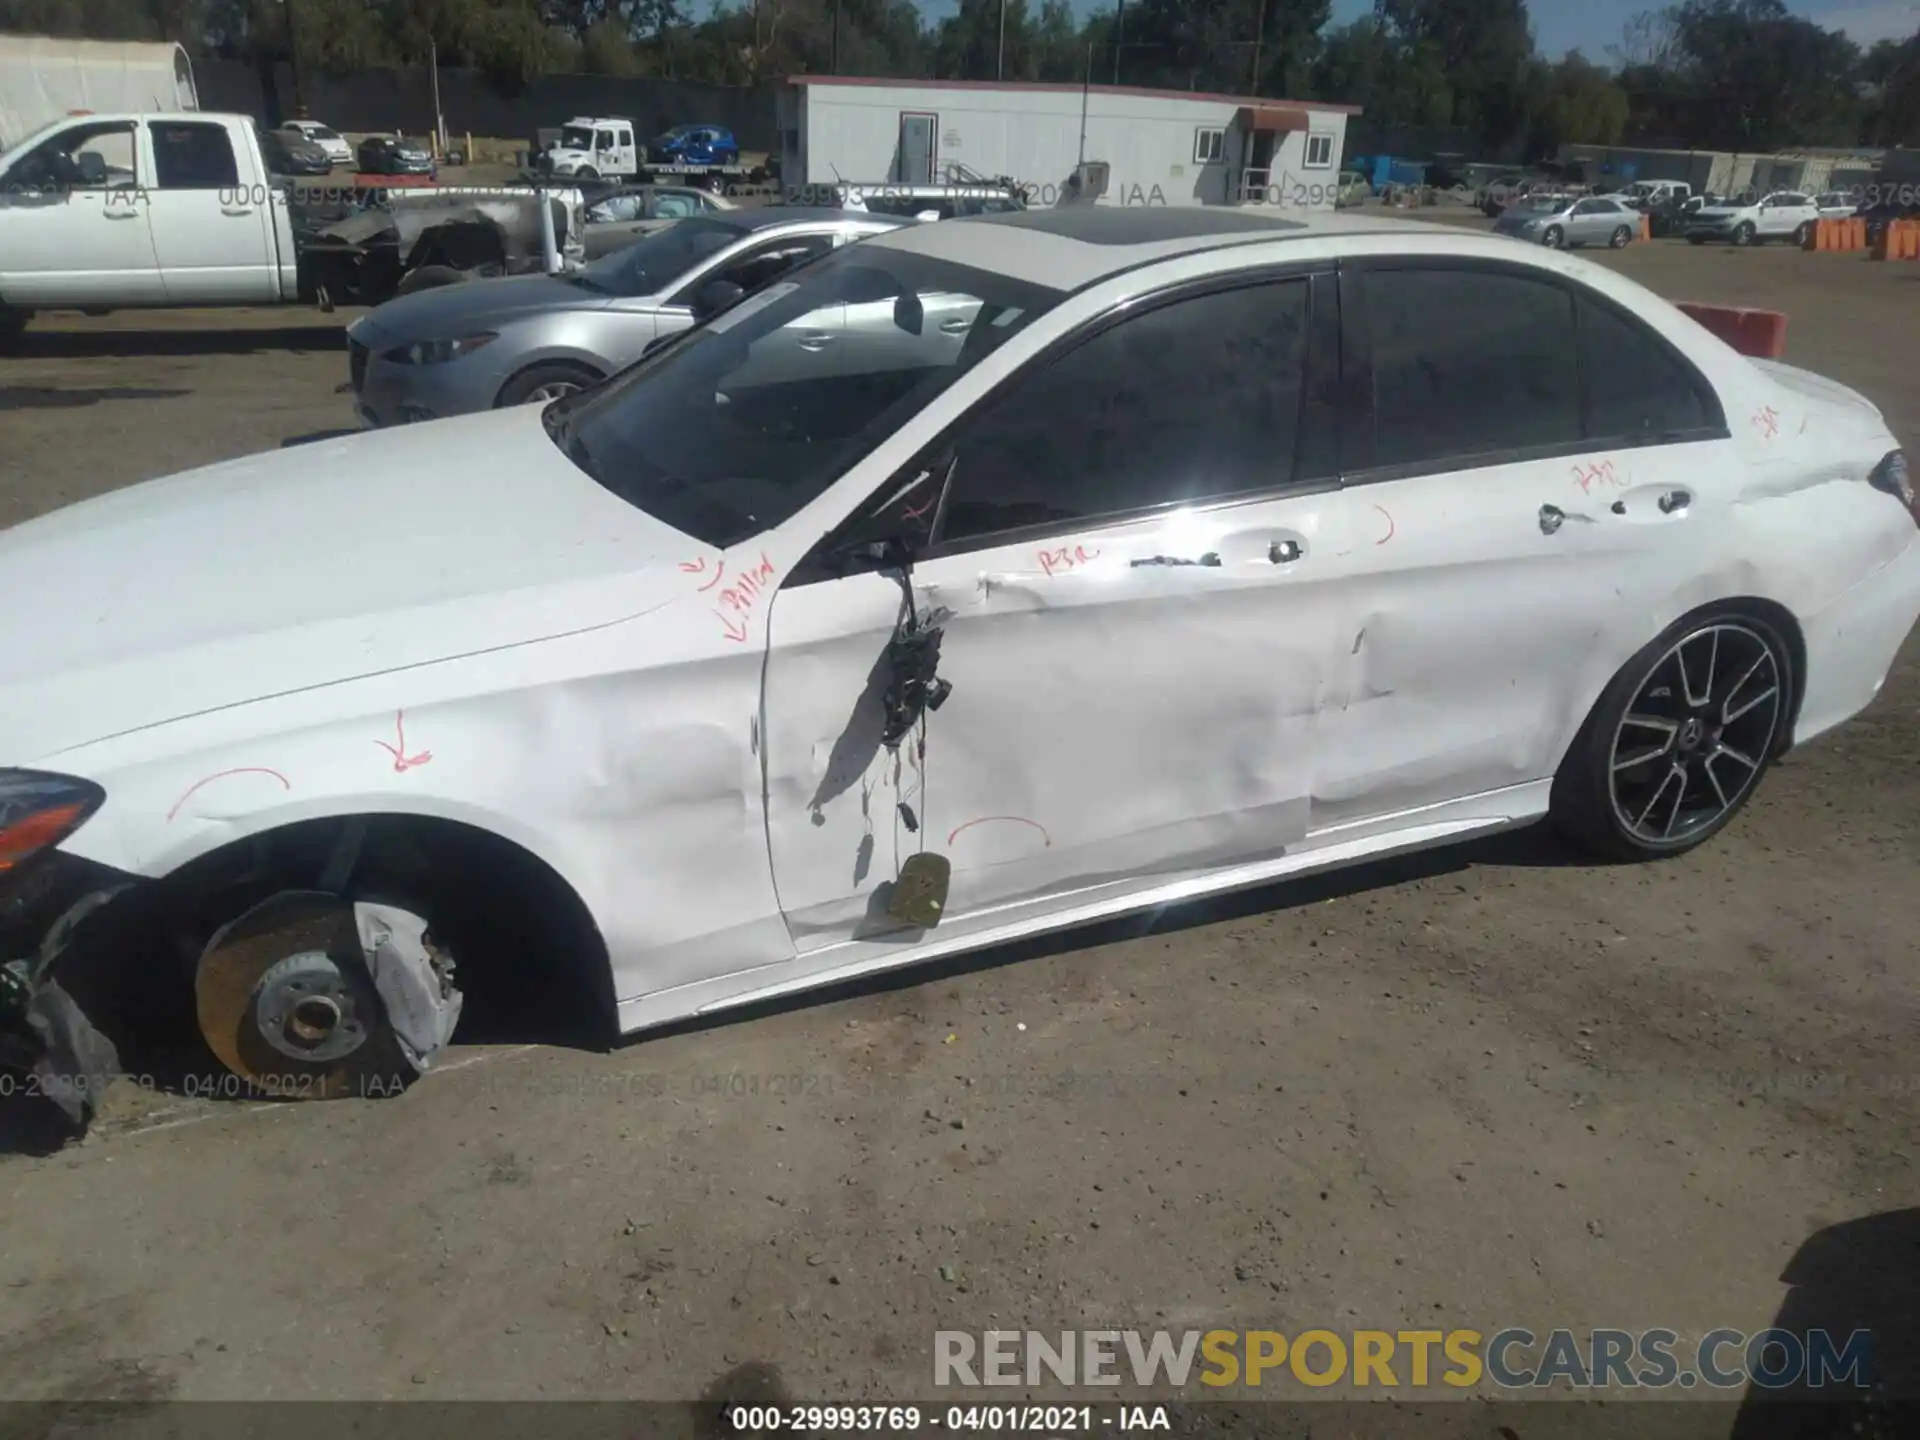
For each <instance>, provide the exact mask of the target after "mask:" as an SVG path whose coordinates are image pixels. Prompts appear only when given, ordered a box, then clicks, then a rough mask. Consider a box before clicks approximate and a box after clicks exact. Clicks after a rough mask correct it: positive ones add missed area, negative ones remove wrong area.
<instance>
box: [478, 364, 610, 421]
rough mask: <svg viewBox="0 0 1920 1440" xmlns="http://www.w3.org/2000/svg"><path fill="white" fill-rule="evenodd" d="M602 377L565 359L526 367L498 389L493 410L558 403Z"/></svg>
mask: <svg viewBox="0 0 1920 1440" xmlns="http://www.w3.org/2000/svg"><path fill="white" fill-rule="evenodd" d="M602 378H603V377H602V376H600V375H599V374H598V373H596V372H595V371H592V370H589V369H588V368H587V367H586V366H585V365H575V364H572V363H571V362H569V361H566V360H549V361H547V362H545V363H544V364H540V365H529V366H528V367H527V368H526V369H525V370H522V371H521V372H520V373H519V374H518V375H516V376H514V377H513V378H512V379H511V380H509V381H507V383H506V384H505V385H503V386H501V387H500V398H499V399H497V400H495V401H494V402H493V404H494V408H495V409H496V410H504V409H506V408H507V407H508V406H510V405H529V404H533V403H535V402H545V401H549V400H558V399H559V398H560V397H561V396H563V395H571V394H573V393H574V392H575V391H578V390H584V389H586V388H587V387H588V386H589V385H598V384H599V383H600V381H601V379H602Z"/></svg>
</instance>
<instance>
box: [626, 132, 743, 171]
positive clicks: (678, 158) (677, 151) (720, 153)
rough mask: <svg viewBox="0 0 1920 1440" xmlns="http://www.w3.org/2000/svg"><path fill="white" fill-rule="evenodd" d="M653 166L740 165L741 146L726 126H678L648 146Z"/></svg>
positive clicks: (655, 137)
mask: <svg viewBox="0 0 1920 1440" xmlns="http://www.w3.org/2000/svg"><path fill="white" fill-rule="evenodd" d="M647 161H648V163H649V164H653V165H738V164H739V163H740V145H739V142H738V141H736V140H735V139H734V138H733V132H732V131H731V130H729V129H727V127H726V126H724V125H676V126H674V127H673V129H671V130H669V131H667V132H666V133H665V134H663V135H656V136H654V137H653V139H651V140H649V141H648V142H647Z"/></svg>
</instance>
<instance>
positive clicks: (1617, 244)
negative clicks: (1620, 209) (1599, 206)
mask: <svg viewBox="0 0 1920 1440" xmlns="http://www.w3.org/2000/svg"><path fill="white" fill-rule="evenodd" d="M1631 239H1633V231H1632V230H1631V229H1629V228H1628V227H1627V226H1625V225H1619V226H1616V227H1615V228H1614V232H1613V234H1612V235H1610V236H1608V237H1607V245H1608V247H1609V248H1610V249H1614V250H1624V249H1626V248H1627V242H1628V241H1629V240H1631Z"/></svg>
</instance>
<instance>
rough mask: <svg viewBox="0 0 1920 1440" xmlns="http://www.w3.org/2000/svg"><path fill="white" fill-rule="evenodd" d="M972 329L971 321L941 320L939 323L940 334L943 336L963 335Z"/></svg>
mask: <svg viewBox="0 0 1920 1440" xmlns="http://www.w3.org/2000/svg"><path fill="white" fill-rule="evenodd" d="M972 328H973V321H971V320H964V319H956V320H942V321H941V322H940V332H941V333H942V334H943V335H964V334H966V333H967V331H969V330H971V329H972Z"/></svg>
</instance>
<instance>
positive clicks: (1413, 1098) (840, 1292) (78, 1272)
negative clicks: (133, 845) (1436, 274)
mask: <svg viewBox="0 0 1920 1440" xmlns="http://www.w3.org/2000/svg"><path fill="white" fill-rule="evenodd" d="M1595 253H1596V258H1598V259H1599V260H1600V262H1601V263H1603V264H1607V265H1611V266H1617V267H1618V268H1620V269H1621V270H1623V271H1625V272H1626V273H1628V274H1631V275H1634V276H1636V277H1637V278H1640V279H1642V280H1644V281H1646V282H1648V283H1649V284H1651V285H1653V286H1654V287H1655V288H1656V289H1658V290H1660V291H1661V292H1663V293H1665V294H1668V295H1670V296H1673V297H1675V298H1690V299H1701V300H1710V301H1721V302H1730V303H1741V304H1759V305H1767V306H1770V307H1773V308H1778V309H1782V310H1785V311H1787V312H1788V313H1789V315H1790V317H1791V323H1790V327H1789V332H1788V336H1789V358H1790V359H1791V360H1793V361H1795V362H1796V363H1799V364H1802V365H1806V366H1808V367H1810V368H1813V369H1816V370H1819V371H1822V372H1825V373H1827V374H1830V375H1832V376H1834V377H1836V378H1838V379H1840V380H1843V381H1845V382H1847V383H1849V384H1852V385H1854V386H1857V387H1858V388H1860V389H1861V390H1863V391H1864V392H1865V393H1866V394H1868V395H1869V396H1871V397H1872V398H1874V399H1875V400H1876V401H1877V402H1879V403H1880V404H1881V405H1882V406H1883V407H1884V408H1885V409H1886V410H1887V412H1888V414H1889V415H1890V416H1891V417H1892V419H1893V422H1894V426H1895V428H1896V430H1898V431H1899V432H1900V433H1901V435H1902V438H1903V441H1904V442H1905V443H1906V444H1907V445H1908V446H1909V448H1910V449H1911V448H1914V447H1916V446H1917V445H1920V266H1914V265H1906V266H1901V265H1897V264H1896V265H1886V264H1882V265H1875V264H1872V263H1870V262H1867V261H1865V260H1863V259H1860V258H1857V257H1850V256H1833V255H1805V254H1800V253H1797V252H1793V251H1790V250H1786V249H1776V248H1767V249H1762V250H1757V251H1739V252H1736V251H1732V250H1728V249H1720V248H1709V249H1700V250H1695V249H1689V248H1688V247H1686V246H1685V245H1682V244H1678V243H1675V242H1665V241H1663V242H1656V243H1653V244H1648V245H1640V246H1635V247H1633V248H1631V249H1629V250H1627V251H1625V252H1622V253H1619V254H1609V253H1605V252H1595ZM348 318H351V317H350V316H348V315H345V314H342V315H334V316H324V315H319V314H315V313H311V312H306V311H301V310H293V309H290V310H285V311H257V312H237V313H234V312H228V313H188V312H180V313H168V314H158V315H133V314H129V315H121V316H109V317H102V318H91V319H89V318H81V317H55V318H53V319H44V318H43V319H42V320H41V321H40V322H39V323H38V324H37V325H36V326H35V327H34V329H33V330H32V331H31V332H30V334H29V336H28V337H27V339H26V341H25V342H24V345H23V349H22V351H21V353H19V354H18V355H16V356H14V357H12V358H8V359H5V360H0V411H4V412H5V415H4V420H0V425H4V434H5V444H4V447H3V448H0V525H7V524H12V523H15V522H18V521H20V520H24V519H26V518H28V517H29V516H32V515H34V514H37V513H40V512H42V511H45V510H48V509H50V508H53V507H55V506H58V505H61V504H65V503H68V502H71V501H74V500H78V499H81V498H83V497H85V496H88V495H92V494H96V493H99V492H101V491H104V490H108V489H111V488H113V487H115V486H120V485H125V484H129V483H132V482H135V481H138V480H142V479H145V478H148V477H151V476H156V475H161V474H165V473H168V472H171V471H176V470H181V469H185V468H188V467H190V466H194V465H199V464H203V463H207V462H211V461H215V460H220V459H224V458H227V457H230V456H235V455H240V454H243V453H246V452H249V451H255V450H261V449H266V448H270V447H274V446H278V445H283V444H291V443H294V442H296V441H297V440H299V439H300V438H302V437H311V436H314V435H316V434H321V433H326V432H330V431H335V430H339V429H343V428H346V427H349V426H350V425H351V424H352V416H351V412H350V407H349V403H348V400H347V397H346V396H344V395H341V394H337V393H335V387H336V386H337V385H338V384H340V382H341V381H343V380H344V379H345V374H346V360H345V355H344V341H343V340H342V339H341V337H340V334H339V331H340V327H341V325H342V323H343V322H344V321H345V320H346V319H348ZM49 598H51V597H49ZM8 623H12V624H30V623H32V622H31V618H30V617H19V616H15V617H10V618H9V621H8ZM1917 712H1920V645H1915V644H1909V646H1908V648H1907V650H1906V652H1905V655H1904V656H1903V659H1902V663H1901V664H1900V666H1899V667H1898V669H1897V670H1896V673H1895V675H1894V677H1893V679H1892V680H1891V681H1890V683H1889V685H1888V687H1887V690H1886V692H1885V694H1884V695H1883V696H1882V698H1881V699H1880V701H1879V702H1878V703H1877V704H1876V705H1875V706H1874V707H1873V709H1872V710H1871V711H1870V712H1869V713H1868V714H1867V715H1866V716H1864V717H1863V718H1862V719H1860V720H1858V721H1857V722H1855V723H1854V724H1853V725H1851V726H1850V727H1848V728H1846V729H1845V730H1844V731H1843V732H1841V733H1839V734H1837V735H1836V736H1833V737H1831V738H1829V739H1827V740H1826V741H1823V742H1820V743H1818V744H1817V745H1815V746H1814V747H1812V748H1810V749H1808V750H1807V751H1805V752H1803V753H1801V754H1799V755H1797V756H1795V757H1793V758H1792V759H1791V760H1790V761H1789V762H1788V763H1786V764H1785V765H1783V766H1782V767H1781V768H1780V769H1778V770H1777V771H1776V772H1775V773H1774V775H1773V777H1772V778H1771V780H1770V782H1769V783H1768V785H1767V786H1766V787H1765V788H1764V790H1763V791H1762V793H1761V795H1760V797H1759V798H1758V799H1757V801H1756V802H1755V803H1754V804H1753V805H1752V806H1751V807H1750V808H1749V809H1748V810H1747V812H1746V813H1745V814H1744V815H1743V816H1742V817H1741V818H1740V820H1739V821H1738V822H1737V823H1736V824H1735V825H1734V826H1733V827H1732V828H1731V829H1730V830H1729V831H1728V832H1727V833H1726V834H1725V835H1723V836H1722V837H1721V838H1720V839H1718V840H1717V841H1715V842H1714V843H1712V844H1711V845H1709V846H1708V847H1707V848H1706V849H1705V850H1704V851H1703V852H1699V853H1696V854H1693V855H1690V856H1687V857H1685V858H1683V859H1680V860H1678V861H1674V862H1671V863H1668V864H1664V865H1660V866H1656V867H1643V868H1607V867H1594V866H1589V865H1586V864H1583V863H1579V862H1577V861H1575V860H1573V859H1571V858H1569V857H1568V856H1566V855H1565V854H1564V853H1563V852H1562V851H1560V850H1559V849H1558V848H1557V847H1556V846H1555V845H1554V844H1553V843H1552V841H1551V840H1550V838H1549V837H1547V836H1545V835H1544V834H1538V833H1524V834H1520V835H1516V836H1511V837H1506V838H1504V839H1502V840H1501V841H1500V842H1498V843H1493V844H1484V845H1480V846H1477V847H1473V848H1469V849H1463V850H1457V851H1450V852H1444V853H1441V854H1437V855H1430V856H1426V857H1421V858H1419V859H1417V860H1415V861H1411V862H1406V863H1399V864H1395V865H1391V866H1385V867H1374V868H1370V869H1368V870H1365V871H1357V872H1350V873H1348V874H1346V875H1343V876H1338V877H1334V878H1333V879H1331V880H1327V881H1321V882H1315V883H1312V884H1308V885H1293V886H1288V887H1283V888H1277V889H1274V890H1271V891H1266V892H1262V893H1259V894H1257V895H1254V896H1250V897H1241V898H1239V899H1237V900H1235V901H1233V902H1232V903H1230V904H1229V905H1226V906H1212V907H1206V908H1198V907H1195V908H1188V909H1183V910H1179V911H1176V912H1171V913H1168V914H1166V915H1163V916H1161V917H1160V918H1159V919H1158V920H1157V921H1156V922H1153V923H1148V922H1144V921H1141V922H1130V923H1125V924H1115V925H1110V926H1107V927H1103V928H1101V929H1099V930H1096V931H1089V932H1083V933H1081V934H1078V935H1075V936H1073V937H1070V938H1068V939H1065V940H1058V941H1055V942H1052V943H1048V944H1045V945H1041V946H1030V947H1026V948H1023V949H1022V950H1020V951H1019V952H1017V953H1004V954H997V955H995V956H993V957H991V958H990V959H989V960H988V961H985V962H982V963H979V964H976V965H971V966H966V967H959V968H947V969H944V970H940V971H935V972H932V973H927V972H919V973H915V974H913V975H910V976H908V977H906V979H904V980H903V981H901V982H900V983H898V984H897V985H895V986H891V987H879V988H867V989H864V990H859V991H855V992H852V993H840V994H837V995H832V996H829V997H828V998H826V999H824V1000H821V1001H817V1002H814V1003H806V1004H802V1005H796V1006H791V1007H786V1008H782V1009H778V1010H775V1011H772V1012H768V1013H764V1014H761V1015H759V1016H756V1017H753V1018H749V1019H746V1020H739V1021H733V1022H731V1023H727V1024H722V1025H717V1026H710V1027H704V1028H693V1029H687V1030H683V1031H680V1032H677V1033H673V1034H670V1035H668V1036H666V1037H664V1038H651V1039H646V1040H643V1041H641V1042H638V1043H634V1044H631V1045H628V1046H625V1047H623V1048H621V1049H619V1050H617V1051H615V1052H613V1053H610V1054H605V1053H593V1052H590V1051H586V1050H579V1049H570V1048H562V1047H551V1046H544V1045H530V1044H521V1043H514V1042H515V1041H516V1039H518V1038H520V1037H515V1036H513V1035H505V1036H502V1037H499V1038H500V1039H501V1041H502V1043H499V1044H488V1045H481V1044H466V1045H462V1046H457V1047H456V1050H455V1053H454V1054H453V1056H452V1058H451V1063H450V1064H449V1065H448V1067H447V1069H448V1073H445V1074H442V1075H438V1076H436V1077H434V1078H433V1079H432V1080H431V1081H430V1083H425V1084H422V1085H421V1086H419V1087H418V1088H417V1089H415V1090H414V1091H413V1092H411V1093H410V1094H409V1095H408V1096H406V1097H405V1098H404V1099H402V1100H399V1101H396V1102H392V1103H381V1102H378V1101H374V1102H340V1103H334V1104H328V1105H312V1106H271V1105H256V1106H239V1105H230V1104H218V1103H211V1102H206V1101H202V1100H197V1099H193V1098H188V1097H183V1096H177V1095H169V1094H153V1093H144V1092H141V1091H139V1090H138V1089H136V1088H134V1087H131V1086H122V1087H121V1088H120V1089H119V1090H117V1091H116V1092H115V1094H114V1095H113V1097H112V1099H111V1103H110V1105H109V1113H108V1115H107V1117H106V1119H105V1121H104V1123H103V1124H102V1125H101V1126H99V1127H98V1129H97V1130H96V1131H95V1133H94V1134H93V1135H91V1136H90V1137H89V1138H88V1139H87V1140H86V1141H85V1142H83V1143H82V1144H80V1145H78V1146H75V1147H73V1148H71V1149H69V1150H67V1151H64V1152H61V1153H58V1154H54V1155H40V1154H34V1153H32V1151H31V1147H30V1146H29V1145H28V1144H27V1143H26V1139H25V1137H24V1136H23V1135H21V1134H19V1133H17V1132H19V1131H20V1130H21V1128H22V1126H23V1125H24V1122H23V1121H20V1120H19V1118H18V1114H17V1111H15V1110H11V1109H7V1108H6V1107H0V1126H4V1125H6V1124H13V1126H14V1130H15V1132H16V1133H15V1135H14V1139H13V1143H11V1144H10V1145H9V1146H8V1147H7V1148H9V1149H11V1150H12V1151H14V1152H15V1153H13V1154H11V1155H8V1156H6V1157H4V1158H0V1197H3V1198H0V1207H3V1209H0V1213H3V1214H4V1216H5V1222H4V1223H5V1232H4V1234H5V1242H4V1246H3V1247H0V1395H6V1396H11V1397H15V1398H43V1399H52V1398H65V1399H82V1398H84V1399H104V1398H110V1397H111V1398H134V1399H163V1398H170V1397H171V1398H194V1399H200V1398H209V1399H215V1398H242V1397H246V1398H324V1397H367V1398H376V1397H384V1398H422V1397H449V1398H451V1397H465V1398H509V1397H512V1398H536V1397H542V1396H545V1397H560V1396H577V1395H590V1396H605V1397H648V1398H660V1399H683V1400H684V1399H688V1398H690V1397H693V1396H695V1395H698V1394H701V1393H709V1394H713V1393H719V1390H718V1389H716V1387H720V1388H724V1387H725V1386H727V1385H729V1384H735V1383H740V1382H743V1381H745V1380H747V1379H753V1378H757V1379H758V1380H759V1381H760V1382H762V1383H764V1384H765V1385H768V1386H775V1387H778V1386H784V1388H785V1391H786V1392H787V1393H789V1394H792V1395H795V1396H799V1397H802V1398H812V1399H835V1398H841V1397H849V1396H852V1397H864V1398H870V1399H884V1398H887V1397H889V1396H919V1397H921V1398H925V1397H927V1396H929V1395H931V1394H932V1388H931V1383H930V1381H931V1354H932V1332H933V1331H934V1330H936V1329H937V1328H942V1327H949V1328H953V1327H957V1328H972V1329H975V1330H978V1329H981V1328H986V1327H989V1326H1005V1327H1024V1326H1037V1327H1041V1328H1059V1327H1063V1326H1080V1325H1088V1326H1098V1325H1107V1324H1110V1325H1116V1326H1122V1327H1127V1326H1146V1327H1153V1326H1159V1325H1171V1326H1179V1327H1185V1326H1191V1325H1197V1326H1207V1327H1211V1326H1222V1327H1271V1328H1277V1329H1281V1330H1284V1331H1287V1332H1289V1333H1293V1332H1296V1331H1298V1330H1300V1329H1303V1328H1307V1327H1310V1326H1320V1325H1324V1326H1328V1327H1331V1328H1334V1329H1336V1330H1340V1329H1347V1328H1350V1327H1355V1326H1377V1327H1381V1328H1385V1329H1389V1330H1391V1329H1397V1328H1403V1327H1407V1326H1419V1325H1429V1326H1433V1327H1438V1328H1450V1327H1455V1326H1469V1327H1472V1328H1474V1329H1478V1330H1480V1331H1482V1332H1488V1333H1490V1332H1491V1331H1493V1330H1496V1329H1498V1328H1501V1327H1502V1326H1505V1325H1510V1324H1521V1325H1527V1326H1529V1327H1531V1328H1533V1329H1535V1330H1536V1331H1545V1330H1547V1329H1551V1328H1553V1327H1555V1326H1569V1327H1575V1328H1579V1329H1586V1328H1589V1327H1592V1326H1609V1325H1618V1326H1631V1327H1636V1328H1637V1327H1642V1326H1649V1325H1663V1326H1668V1327H1671V1328H1673V1329H1675V1330H1678V1331H1680V1332H1682V1333H1683V1334H1689V1333H1690V1334H1694V1335H1697V1334H1699V1333H1700V1332H1702V1331H1705V1330H1707V1329H1709V1328H1712V1327H1714V1326H1720V1325H1725V1326H1732V1327H1736V1328H1739V1329H1742V1330H1747V1331H1754V1330H1759V1329H1761V1328H1763V1327H1764V1326H1766V1325H1767V1324H1768V1323H1770V1322H1771V1320H1772V1319H1773V1318H1774V1316H1775V1315H1776V1314H1777V1313H1782V1312H1783V1307H1784V1312H1785V1313H1786V1314H1788V1315H1790V1316H1792V1317H1793V1318H1792V1323H1794V1324H1796V1325H1803V1326H1804V1325H1820V1324H1824V1325H1827V1326H1830V1327H1837V1328H1839V1329H1841V1330H1842V1331H1846V1330H1850V1329H1852V1328H1853V1327H1855V1326H1859V1325H1866V1326H1873V1327H1876V1328H1878V1330H1879V1332H1880V1352H1879V1353H1880V1364H1881V1367H1882V1370H1883V1372H1888V1373H1891V1374H1895V1375H1898V1374H1902V1373H1904V1374H1905V1376H1906V1377H1907V1379H1908V1383H1909V1384H1911V1383H1912V1380H1913V1378H1914V1376H1915V1372H1916V1370H1917V1369H1920V1360H1917V1358H1916V1347H1920V1340H1916V1336H1920V1328H1916V1322H1920V1300H1917V1299H1916V1296H1917V1295H1920V1209H1914V1208H1908V1207H1912V1206H1913V1205H1914V1204H1915V1197H1916V1193H1917V1192H1920V1166H1917V1165H1916V1156H1917V1155H1920V1056H1917V1055H1916V1053H1915V1037H1916V1036H1917V1035H1920V1002H1917V1001H1916V998H1915V996H1916V989H1915V980H1916V978H1917V975H1920V963H1916V959H1915V946H1914V937H1915V935H1916V934H1920V886H1916V884H1915V878H1916V861H1920V823H1917V822H1920V771H1917V770H1916V766H1915V764H1914V755H1915V752H1916V739H1920V736H1917V735H1916V729H1917V728H1920V727H1917V726H1916V714H1917ZM730 1077H737V1078H730ZM776 1091H777V1092H779V1093H773V1092H776ZM8 1116H13V1117H14V1119H13V1120H11V1121H9V1120H8V1119H7V1117H8ZM1796 1256H1798V1257H1799V1258H1798V1259H1797V1260H1796ZM1790 1262H1792V1263H1793V1265H1794V1270H1793V1274H1792V1280H1793V1282H1794V1284H1793V1286H1792V1287H1791V1289H1792V1293H1791V1295H1790V1293H1789V1292H1790V1286H1789V1284H1788V1283H1787V1280H1786V1278H1785V1277H1786V1276H1787V1272H1788V1266H1789V1264H1790ZM998 1398H1005V1397H1004V1395H1002V1396H1001V1397H998ZM1460 1408H1461V1409H1462V1411H1470V1410H1471V1409H1472V1408H1473V1407H1460ZM1724 1418H1725V1417H1723V1419H1724ZM1474 1433H1480V1432H1477V1431H1476V1432H1474ZM1508 1433H1509V1434H1511V1432H1508ZM1712 1433H1722V1434H1724V1433H1726V1431H1725V1426H1724V1424H1722V1425H1721V1428H1720V1429H1719V1430H1718V1431H1717V1432H1712Z"/></svg>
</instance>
